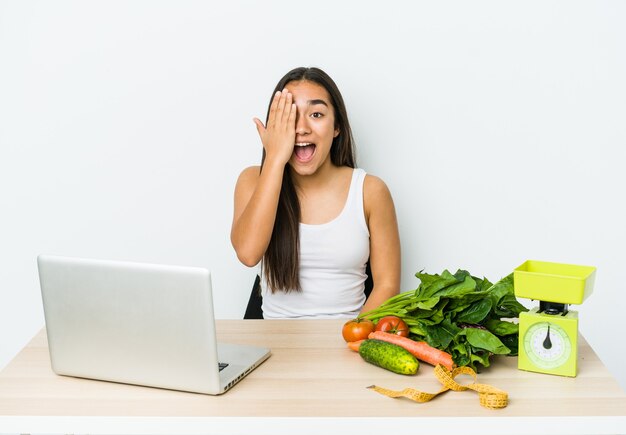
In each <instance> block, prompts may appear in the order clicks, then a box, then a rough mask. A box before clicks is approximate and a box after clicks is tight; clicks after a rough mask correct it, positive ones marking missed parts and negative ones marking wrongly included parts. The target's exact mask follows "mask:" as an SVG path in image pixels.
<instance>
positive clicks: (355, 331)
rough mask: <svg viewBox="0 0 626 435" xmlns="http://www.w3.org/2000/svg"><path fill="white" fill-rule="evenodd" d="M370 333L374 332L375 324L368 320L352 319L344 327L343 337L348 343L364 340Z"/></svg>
mask: <svg viewBox="0 0 626 435" xmlns="http://www.w3.org/2000/svg"><path fill="white" fill-rule="evenodd" d="M370 332H374V323H373V322H372V321H371V320H367V319H358V318H357V319H352V320H349V321H347V322H346V323H345V324H344V325H343V330H342V331H341V335H343V339H344V340H346V342H348V343H350V342H352V341H358V340H364V339H366V338H367V336H368V335H370Z"/></svg>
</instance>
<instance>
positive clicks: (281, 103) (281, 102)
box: [274, 89, 287, 125]
mask: <svg viewBox="0 0 626 435" xmlns="http://www.w3.org/2000/svg"><path fill="white" fill-rule="evenodd" d="M286 100H287V90H286V89H283V91H282V92H281V93H280V97H279V98H278V106H277V107H276V117H275V119H274V121H275V123H276V124H278V123H279V122H280V123H282V122H284V121H283V117H284V114H285V102H286ZM276 124H274V125H276Z"/></svg>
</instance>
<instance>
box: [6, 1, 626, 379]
mask: <svg viewBox="0 0 626 435" xmlns="http://www.w3.org/2000/svg"><path fill="white" fill-rule="evenodd" d="M375 3H380V2H365V3H364V2H357V1H342V2H334V1H325V0H321V1H317V2H313V3H310V2H305V3H298V2H290V1H269V2H253V1H241V0H239V1H229V2H220V3H219V5H217V4H215V3H210V2H206V3H205V2H173V1H171V2H169V1H157V2H153V1H150V2H148V1H145V2H144V1H140V2H137V1H136V2H104V1H102V2H79V1H75V2H72V1H57V2H32V1H1V2H0V150H1V152H0V208H1V209H0V216H1V217H0V219H1V221H0V222H1V224H0V367H2V366H4V365H5V364H7V363H8V362H9V361H10V359H11V358H12V357H13V356H14V355H15V354H16V353H17V352H18V351H19V349H21V347H22V346H23V345H24V344H25V343H26V342H27V341H28V340H29V339H30V338H31V337H32V335H33V334H35V332H36V331H38V330H39V329H40V328H41V327H42V326H43V312H42V307H41V301H40V294H39V288H38V278H37V270H36V263H35V258H36V255H37V254H39V253H42V252H46V253H57V254H64V255H71V256H87V257H96V258H111V259H125V260H137V261H148V262H158V263H171V264H181V265H193V266H207V267H210V268H212V269H213V271H214V287H215V297H216V311H217V315H218V316H219V317H222V318H239V317H241V316H242V315H243V311H244V307H245V303H246V300H247V297H248V293H249V291H250V287H251V284H252V280H253V276H254V274H255V271H254V270H252V269H247V268H246V267H244V266H242V265H240V264H239V263H238V261H237V259H236V257H235V254H234V252H233V250H232V248H231V246H230V242H229V229H230V220H231V213H232V193H233V186H234V183H235V180H236V178H237V176H238V174H239V172H240V170H241V169H242V168H243V167H245V166H248V165H252V164H256V163H258V162H259V159H260V155H261V145H260V142H259V140H258V137H257V133H256V130H255V128H254V125H253V123H252V117H253V116H258V117H261V118H262V117H264V116H265V110H266V107H267V103H268V99H269V97H270V93H271V91H272V89H273V87H274V85H275V83H276V82H277V81H278V79H279V78H280V77H281V76H282V75H283V74H284V73H285V72H286V71H288V70H289V69H291V68H293V67H295V66H300V65H305V66H319V67H322V68H323V69H325V70H326V71H327V72H328V73H329V74H330V75H331V76H332V77H333V78H334V79H335V80H336V82H337V84H338V85H339V87H340V89H341V90H342V92H343V94H344V98H345V100H346V102H347V106H348V111H349V116H350V119H351V122H352V127H353V129H354V134H355V138H356V141H357V145H358V163H359V165H360V166H361V167H363V168H365V169H366V170H367V171H368V172H370V173H372V174H376V175H378V176H380V177H381V178H383V179H384V180H385V181H386V182H387V184H388V185H389V187H390V189H391V191H392V194H393V196H394V199H395V202H396V207H397V212H398V218H399V222H400V231H401V237H402V248H403V264H402V265H403V276H402V278H403V281H402V287H403V290H410V289H414V288H416V287H417V285H418V281H417V279H416V278H415V277H414V273H415V272H417V271H418V270H421V269H425V270H426V271H428V272H432V273H434V272H441V271H442V270H443V269H445V268H449V269H455V270H456V268H465V269H467V270H469V271H471V272H472V273H473V274H476V275H485V276H487V277H488V278H490V279H491V280H492V281H493V280H497V279H499V278H500V277H502V276H504V275H507V274H508V273H510V272H511V271H512V269H513V268H515V267H516V266H517V265H519V264H520V263H522V262H523V261H524V260H526V259H529V258H532V259H540V260H548V261H559V262H570V263H578V264H586V265H595V266H597V267H598V272H597V280H596V286H595V292H594V294H593V295H592V296H591V297H590V298H589V299H588V300H587V301H586V302H585V303H584V304H583V305H581V306H580V307H577V309H578V310H579V312H580V322H581V323H580V329H581V331H582V333H583V335H584V336H585V337H586V338H587V339H588V341H589V342H590V343H591V344H592V345H593V347H594V349H595V350H596V351H597V352H598V354H599V355H600V357H601V358H602V360H603V361H604V362H605V363H606V364H607V366H608V367H609V369H610V370H611V371H612V372H613V374H614V375H616V376H617V377H618V378H619V380H620V383H621V385H622V386H626V377H625V376H624V373H623V372H620V369H621V367H622V366H623V361H624V358H625V356H626V355H625V346H624V333H623V330H624V321H623V315H622V313H623V310H624V309H625V304H624V297H623V292H624V290H625V289H624V284H623V283H624V274H623V267H624V262H625V260H626V256H625V255H624V246H626V231H625V229H624V227H625V222H626V211H625V208H624V186H626V175H624V173H625V171H624V170H623V165H624V161H625V160H626V159H625V157H626V123H625V120H626V84H625V83H626V81H625V80H624V77H626V51H625V42H626V26H624V25H623V24H624V22H626V3H624V2H617V1H616V2H607V1H595V2H592V1H589V2H570V1H567V2H566V1H563V2H553V1H537V2H533V1H531V2H520V3H517V4H512V3H510V2H500V1H480V2H465V1H460V2H445V3H444V2H419V3H416V4H414V2H408V1H407V2H400V1H396V2H384V3H383V6H374V4H375ZM338 333H339V331H338ZM583 367H584V366H583Z"/></svg>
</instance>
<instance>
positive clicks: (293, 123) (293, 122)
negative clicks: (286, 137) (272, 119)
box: [287, 103, 297, 130]
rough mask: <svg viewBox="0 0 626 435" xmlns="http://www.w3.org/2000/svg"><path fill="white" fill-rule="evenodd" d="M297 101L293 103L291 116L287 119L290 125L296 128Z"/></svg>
mask: <svg viewBox="0 0 626 435" xmlns="http://www.w3.org/2000/svg"><path fill="white" fill-rule="evenodd" d="M296 114H297V109H296V103H291V110H290V111H289V118H288V119H287V122H288V124H287V125H288V126H289V127H291V128H293V129H294V130H295V128H296Z"/></svg>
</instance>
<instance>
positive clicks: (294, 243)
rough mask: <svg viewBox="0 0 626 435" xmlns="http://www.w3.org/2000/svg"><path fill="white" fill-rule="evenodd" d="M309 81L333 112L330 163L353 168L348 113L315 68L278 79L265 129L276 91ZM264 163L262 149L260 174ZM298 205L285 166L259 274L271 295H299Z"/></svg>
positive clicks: (330, 82) (332, 86)
mask: <svg viewBox="0 0 626 435" xmlns="http://www.w3.org/2000/svg"><path fill="white" fill-rule="evenodd" d="M302 80H304V81H309V82H313V83H317V84H318V85H320V86H322V87H324V89H326V91H327V92H328V94H329V96H330V100H331V104H332V106H333V108H334V115H335V129H338V130H339V134H338V135H337V136H336V137H335V138H334V139H333V143H332V145H331V147H330V160H331V162H332V163H333V164H334V165H335V166H348V167H350V168H354V167H356V158H355V152H354V139H353V137H352V130H351V128H350V123H349V122H348V112H347V110H346V106H345V104H344V102H343V97H342V96H341V93H340V92H339V88H337V85H336V84H335V82H334V81H333V79H331V78H330V76H329V75H328V74H326V73H325V72H324V71H322V70H321V69H319V68H315V67H311V68H306V67H299V68H295V69H293V70H291V71H289V72H288V73H287V74H285V76H284V77H283V78H282V79H280V81H279V82H278V84H277V85H276V88H275V89H274V91H273V92H272V97H271V98H270V104H269V106H268V109H267V117H266V119H265V125H267V121H268V118H269V108H270V107H271V105H272V98H273V96H274V94H275V93H276V92H277V91H282V90H283V89H284V88H285V86H287V84H288V83H290V82H293V81H302ZM264 162H265V149H263V157H262V159H261V171H262V170H263V163H264ZM299 252H300V202H299V200H298V195H297V194H296V189H295V186H294V184H293V180H292V177H291V167H290V166H289V164H287V165H285V171H284V173H283V180H282V187H281V189H280V196H279V198H278V208H277V210H276V220H275V222H274V229H273V231H272V237H271V239H270V243H269V246H268V247H267V251H265V254H264V255H263V266H262V267H263V270H264V271H265V276H266V278H267V283H268V286H269V288H270V289H271V291H272V292H275V291H278V290H280V291H285V292H290V291H293V290H295V291H300V290H301V287H300V278H299V269H300V254H299Z"/></svg>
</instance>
